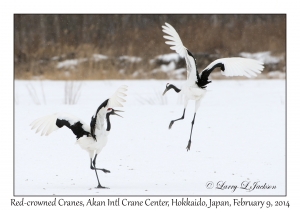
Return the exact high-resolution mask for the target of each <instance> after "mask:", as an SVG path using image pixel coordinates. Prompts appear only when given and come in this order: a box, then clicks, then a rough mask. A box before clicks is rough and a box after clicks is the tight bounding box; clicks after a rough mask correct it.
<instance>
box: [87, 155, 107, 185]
mask: <svg viewBox="0 0 300 210" xmlns="http://www.w3.org/2000/svg"><path fill="white" fill-rule="evenodd" d="M96 158H97V154H96V155H95V157H94V160H93V161H92V158H91V169H92V170H95V173H96V177H97V181H98V186H97V187H96V188H105V189H109V188H108V187H104V186H102V185H101V184H100V181H99V177H98V173H97V170H102V171H103V172H104V173H110V171H108V170H106V169H100V168H96Z"/></svg>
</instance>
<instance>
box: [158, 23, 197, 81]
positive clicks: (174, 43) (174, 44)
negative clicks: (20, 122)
mask: <svg viewBox="0 0 300 210" xmlns="http://www.w3.org/2000/svg"><path fill="white" fill-rule="evenodd" d="M165 24H166V25H165V26H162V27H163V32H165V33H166V34H168V35H169V36H166V35H165V36H163V37H164V38H165V39H167V40H170V41H166V44H168V45H171V47H170V48H171V49H172V50H175V51H176V52H177V53H178V54H179V55H180V56H181V57H183V58H184V59H185V62H186V66H187V71H188V76H187V77H188V79H191V80H196V73H197V74H198V72H197V70H196V60H195V58H194V56H193V55H192V54H191V52H189V51H188V49H187V48H186V47H185V46H184V45H183V44H182V41H181V39H180V37H179V35H178V33H177V31H176V30H175V29H174V28H173V26H171V25H170V24H169V23H165ZM193 71H194V72H193ZM190 75H191V76H192V78H190Z"/></svg>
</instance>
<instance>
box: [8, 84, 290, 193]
mask: <svg viewBox="0 0 300 210" xmlns="http://www.w3.org/2000/svg"><path fill="white" fill-rule="evenodd" d="M167 82H170V81H156V80H149V81H129V80H127V81H82V82H74V84H73V86H70V85H69V86H66V82H64V81H59V82H57V81H55V82H54V81H42V82H41V81H15V138H14V141H15V144H14V146H15V150H14V155H15V165H14V167H15V179H14V181H15V184H14V187H15V195H57V196H58V195H182V196H183V195H284V194H285V187H286V186H285V184H286V182H285V180H286V179H285V178H286V177H285V175H286V171H285V159H286V156H285V151H286V148H285V81H284V80H229V81H222V80H217V81H213V82H212V83H211V84H209V85H208V88H207V89H208V90H210V91H209V92H208V93H207V94H206V96H205V97H204V99H203V100H202V103H201V106H200V108H199V110H198V112H197V116H196V120H195V125H194V131H193V136H192V146H191V150H190V151H189V152H187V151H186V149H185V147H186V146H187V142H188V139H189V133H190V126H191V121H192V117H193V111H194V102H190V103H189V105H188V107H187V111H186V115H185V119H184V120H182V121H178V122H176V123H175V124H174V125H173V128H172V129H171V130H169V129H168V125H169V123H170V121H171V120H173V119H177V118H179V117H181V115H182V111H183V106H182V100H181V98H180V97H178V95H177V94H176V93H175V92H174V91H169V92H168V93H167V94H166V95H165V96H164V97H162V96H161V94H162V92H163V91H164V89H165V85H166V83H167ZM171 82H172V83H173V84H175V85H177V86H179V87H180V85H181V84H183V82H184V81H180V80H177V81H171ZM69 84H70V83H69ZM80 84H81V86H80ZM122 84H126V85H128V86H129V89H128V96H127V99H126V100H127V102H126V103H125V107H123V108H122V110H124V111H125V112H124V113H122V116H123V117H124V118H119V117H117V116H112V117H111V121H112V129H111V132H110V135H109V137H108V144H107V145H106V147H105V148H104V149H103V151H102V152H101V154H100V155H99V156H98V159H97V166H98V167H100V168H106V169H108V170H110V171H111V173H109V174H104V173H102V172H101V171H99V172H98V174H99V179H100V182H101V184H102V185H104V186H107V187H109V188H110V189H104V190H103V189H95V187H96V186H97V180H96V176H95V172H94V171H92V170H90V168H89V165H90V160H89V156H88V154H87V153H86V152H85V151H83V150H82V149H80V147H79V146H78V145H76V144H75V142H76V138H75V136H74V135H73V133H72V132H71V131H70V130H69V129H67V128H63V129H59V130H58V131H56V132H54V133H52V134H50V135H49V136H47V137H41V136H40V135H37V134H35V132H34V131H32V130H30V127H29V124H30V123H31V122H32V121H33V120H35V119H36V118H39V117H41V116H44V115H48V114H52V113H55V112H68V113H71V114H73V115H76V116H78V117H80V118H82V119H83V120H84V121H85V122H86V123H88V124H89V123H90V119H91V116H92V115H93V114H94V112H95V111H96V109H97V107H98V106H99V105H100V104H101V103H102V102H103V101H104V100H105V99H107V98H108V97H109V96H110V95H111V94H112V93H113V92H114V91H115V90H116V88H117V87H118V86H120V85H122ZM67 87H68V88H69V91H66V90H67ZM70 87H73V89H72V90H73V92H71V91H70ZM76 88H78V91H77V90H76ZM76 93H77V95H76V96H75V94H76ZM72 97H77V99H76V100H75V101H77V103H76V104H74V105H67V104H65V103H66V101H67V100H66V98H72ZM255 182H257V185H256V188H255V189H253V190H249V189H250V188H251V186H252V187H253V186H254V185H255ZM247 184H248V185H247ZM241 185H243V186H244V187H245V188H247V189H248V190H246V189H241ZM235 186H236V187H237V188H235ZM258 186H260V187H261V188H264V189H257V187H258ZM267 186H272V187H273V186H275V187H276V188H275V189H266V188H267ZM217 187H219V188H222V189H217ZM210 188H212V189H210ZM228 188H229V189H228Z"/></svg>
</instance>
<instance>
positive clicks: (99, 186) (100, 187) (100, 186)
mask: <svg viewBox="0 0 300 210" xmlns="http://www.w3.org/2000/svg"><path fill="white" fill-rule="evenodd" d="M96 188H97V189H109V188H108V187H103V186H102V185H100V184H99V185H98V186H97V187H96Z"/></svg>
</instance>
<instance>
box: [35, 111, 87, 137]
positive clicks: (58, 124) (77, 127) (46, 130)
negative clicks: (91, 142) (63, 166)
mask: <svg viewBox="0 0 300 210" xmlns="http://www.w3.org/2000/svg"><path fill="white" fill-rule="evenodd" d="M30 126H31V129H36V133H38V132H40V131H41V136H43V135H46V136H48V135H49V134H50V133H52V132H53V131H56V130H57V129H59V128H62V127H63V126H66V127H68V128H69V129H71V130H72V132H73V133H74V134H75V135H76V138H77V139H78V138H80V137H82V136H84V135H87V136H89V135H90V129H89V126H88V125H86V124H85V123H84V122H83V121H82V120H80V119H79V118H77V117H74V116H72V115H70V114H66V113H56V114H52V115H48V116H44V117H41V118H38V119H36V120H35V121H33V122H32V123H31V124H30Z"/></svg>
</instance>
